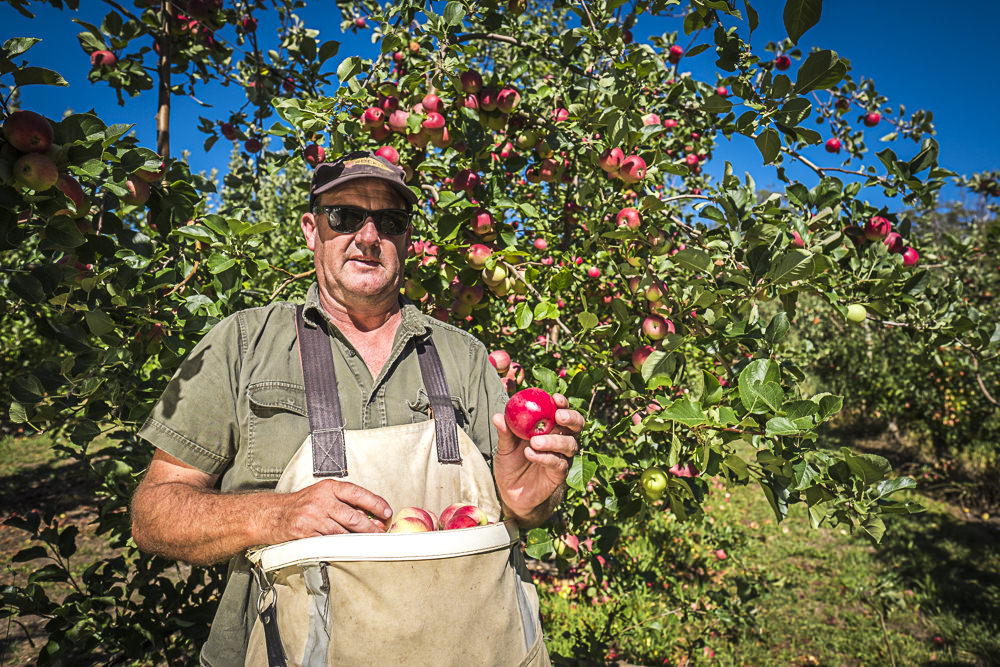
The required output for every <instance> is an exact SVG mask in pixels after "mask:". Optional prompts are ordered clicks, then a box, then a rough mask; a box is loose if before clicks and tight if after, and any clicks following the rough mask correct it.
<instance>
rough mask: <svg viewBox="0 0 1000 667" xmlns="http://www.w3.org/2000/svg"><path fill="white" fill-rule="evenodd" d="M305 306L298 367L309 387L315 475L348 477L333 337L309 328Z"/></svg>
mask: <svg viewBox="0 0 1000 667" xmlns="http://www.w3.org/2000/svg"><path fill="white" fill-rule="evenodd" d="M303 310H304V308H303V306H301V305H299V306H296V308H295V328H296V335H297V336H298V341H299V363H301V364H302V380H303V382H304V383H305V386H306V411H307V412H308V413H309V431H310V433H311V434H312V455H313V456H312V459H313V475H315V476H316V477H345V476H346V475H347V451H346V449H345V447H344V417H343V415H342V414H341V412H340V399H339V398H338V397H337V375H336V372H335V371H334V366H333V351H332V350H331V349H330V337H329V336H328V335H327V333H326V331H325V330H324V329H323V327H321V326H314V327H307V326H306V325H305V318H304V316H303Z"/></svg>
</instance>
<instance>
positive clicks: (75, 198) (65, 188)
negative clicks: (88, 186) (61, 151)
mask: <svg viewBox="0 0 1000 667" xmlns="http://www.w3.org/2000/svg"><path fill="white" fill-rule="evenodd" d="M56 187H57V188H59V190H60V191H62V193H63V194H64V195H66V196H67V197H68V198H69V200H70V201H71V202H73V206H74V207H75V208H76V213H73V212H72V211H70V210H69V209H65V208H64V209H62V210H61V211H57V212H56V215H76V216H80V215H83V214H84V213H86V212H87V211H86V209H85V208H84V205H83V202H84V195H83V187H82V186H81V185H80V183H79V182H78V181H77V180H76V179H75V178H73V177H72V176H70V175H69V174H67V173H66V172H62V173H61V174H59V178H58V180H56Z"/></svg>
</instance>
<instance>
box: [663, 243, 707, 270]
mask: <svg viewBox="0 0 1000 667" xmlns="http://www.w3.org/2000/svg"><path fill="white" fill-rule="evenodd" d="M670 259H671V261H672V262H674V263H675V264H679V265H680V266H683V267H685V268H688V269H692V270H694V271H708V270H709V269H711V267H712V258H711V257H709V256H708V253H706V252H704V251H701V250H698V249H697V248H685V249H684V250H681V251H680V252H679V253H677V254H676V255H674V256H673V257H671V258H670Z"/></svg>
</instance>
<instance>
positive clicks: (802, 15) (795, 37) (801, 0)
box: [782, 0, 823, 44]
mask: <svg viewBox="0 0 1000 667" xmlns="http://www.w3.org/2000/svg"><path fill="white" fill-rule="evenodd" d="M822 12H823V0H788V1H787V2H786V3H785V11H784V13H783V14H782V19H784V22H785V32H787V33H788V38H789V39H791V40H792V43H794V44H798V42H799V38H800V37H802V35H804V34H805V33H806V31H807V30H809V28H811V27H813V26H814V25H816V24H817V23H819V17H820V15H821V14H822Z"/></svg>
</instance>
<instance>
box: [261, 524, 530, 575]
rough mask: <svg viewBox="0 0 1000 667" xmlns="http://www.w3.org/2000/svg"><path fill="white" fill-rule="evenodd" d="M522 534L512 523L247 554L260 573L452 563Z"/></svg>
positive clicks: (333, 539)
mask: <svg viewBox="0 0 1000 667" xmlns="http://www.w3.org/2000/svg"><path fill="white" fill-rule="evenodd" d="M519 535H520V533H519V531H518V529H517V524H516V523H515V522H514V521H512V520H509V519H508V520H507V521H503V522H501V523H495V524H490V525H488V526H476V527H474V528H460V529H458V530H436V531H428V532H426V533H346V534H343V535H319V536H317V537H306V538H303V539H301V540H292V541H290V542H283V543H281V544H275V545H272V546H265V547H258V548H256V549H250V550H248V551H247V558H248V559H249V560H250V562H251V563H253V564H254V565H257V566H258V567H260V568H261V569H262V570H263V571H264V572H273V571H275V570H280V569H282V568H285V567H290V566H296V565H305V564H307V563H318V562H326V563H338V562H339V563H343V562H358V561H409V560H434V559H441V558H455V557H458V556H471V555H474V554H480V553H487V552H489V551H496V550H498V549H505V548H508V547H510V545H511V544H513V543H514V542H516V541H517V540H518V537H519Z"/></svg>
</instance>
